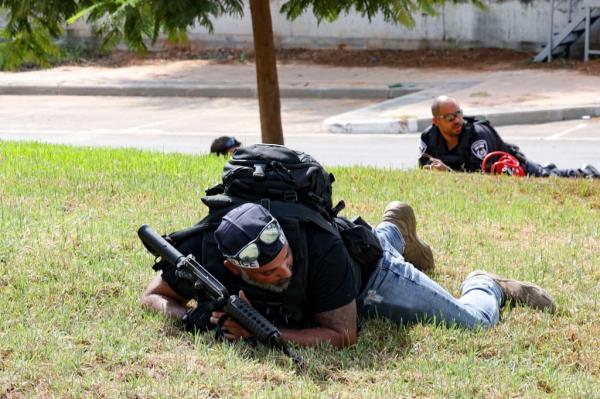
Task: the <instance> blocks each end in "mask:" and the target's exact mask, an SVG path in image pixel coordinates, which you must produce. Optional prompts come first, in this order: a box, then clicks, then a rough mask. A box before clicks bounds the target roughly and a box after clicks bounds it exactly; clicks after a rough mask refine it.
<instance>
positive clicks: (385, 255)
mask: <svg viewBox="0 0 600 399" xmlns="http://www.w3.org/2000/svg"><path fill="white" fill-rule="evenodd" d="M280 219H283V218H280ZM282 225H284V224H283V223H280V222H279V221H278V219H277V218H275V217H273V215H272V214H271V213H270V212H269V211H268V210H267V209H265V208H264V207H263V206H261V205H258V204H255V203H246V204H243V205H241V206H238V207H235V208H233V209H232V210H230V211H229V212H228V213H227V214H226V215H225V216H224V217H222V219H221V221H220V223H219V224H218V227H217V228H216V230H212V231H210V233H207V235H206V236H205V237H204V238H203V239H202V240H201V241H200V242H201V243H202V244H201V245H196V246H195V247H194V248H192V249H191V252H193V253H194V254H195V256H196V258H197V259H202V257H201V252H202V251H210V250H214V255H213V256H212V259H210V261H209V262H207V263H205V264H204V265H203V266H204V267H206V269H207V270H208V271H209V272H210V273H211V274H213V275H214V276H216V277H217V278H218V279H219V280H220V281H221V282H222V283H223V284H224V285H225V286H226V288H227V290H228V291H229V292H232V293H239V295H240V297H242V298H246V299H247V300H248V301H249V302H250V303H251V304H252V305H253V306H254V307H255V308H256V309H257V310H258V311H259V312H260V313H262V314H263V315H264V316H265V317H266V318H267V319H269V320H270V321H271V322H272V323H274V324H275V325H276V326H278V327H279V328H280V331H281V333H282V335H283V338H284V339H286V340H287V341H291V342H294V343H297V344H300V345H309V346H310V345H316V344H320V343H324V342H325V343H327V342H328V343H330V344H331V345H333V346H335V347H344V346H347V345H352V344H354V343H355V342H356V340H357V318H358V317H368V316H371V315H379V316H383V317H387V318H389V319H391V320H393V321H394V322H397V323H412V322H435V323H439V324H445V325H450V324H457V325H459V326H462V327H465V328H475V327H491V326H493V325H495V324H496V323H498V321H499V314H500V308H501V307H502V306H503V305H504V304H505V303H507V302H508V301H512V302H514V303H522V304H525V305H528V306H531V307H533V308H536V309H541V310H546V311H549V312H553V311H555V309H556V305H555V303H554V301H553V300H552V298H551V297H550V296H549V295H548V294H547V293H546V291H545V290H543V289H542V288H540V287H538V286H536V285H533V284H529V283H524V282H520V281H516V280H510V279H505V278H501V277H499V276H496V275H494V274H491V273H486V272H483V271H474V272H472V273H471V274H469V275H468V276H467V278H466V279H465V280H464V282H463V283H462V285H461V289H460V292H461V296H460V298H454V297H453V296H452V295H450V294H449V293H448V291H446V290H445V289H444V288H442V287H441V286H440V285H438V284H437V283H435V282H434V281H433V280H431V279H430V278H429V277H428V276H427V275H426V274H425V272H429V271H431V270H433V267H434V260H433V255H432V252H431V249H430V248H429V246H428V245H427V244H425V243H424V242H423V241H422V240H420V239H419V238H418V237H417V234H416V221H415V215H414V212H413V210H412V208H411V207H410V206H409V205H407V204H404V203H400V202H392V203H390V204H389V205H388V206H387V207H386V209H385V210H384V212H383V220H382V222H381V223H380V224H379V225H378V226H377V227H376V228H375V229H373V232H374V234H375V236H376V238H377V240H378V241H379V244H380V245H381V248H382V250H383V251H382V255H381V256H380V257H379V259H378V260H377V261H376V262H373V264H372V265H371V267H370V268H367V269H364V268H361V267H358V266H357V264H356V263H355V261H354V259H353V258H352V257H351V256H350V255H349V253H348V250H347V248H346V246H345V244H344V242H343V240H342V239H341V238H340V236H339V234H337V235H336V234H333V233H332V232H331V231H330V230H329V229H327V228H322V227H319V226H317V225H308V226H306V227H305V228H304V229H303V230H302V232H303V233H302V235H301V236H294V235H292V234H291V233H290V232H286V231H285V230H284V229H283V228H282V227H281V226H282ZM211 248H212V249H211ZM182 251H183V250H182ZM156 269H158V270H159V271H160V272H159V273H158V274H157V275H156V276H155V277H154V279H153V280H152V281H151V282H150V284H149V286H148V287H147V289H146V291H145V292H144V294H143V296H142V298H141V302H142V304H143V305H144V306H146V307H148V308H150V309H152V310H154V311H157V312H161V313H164V314H165V315H167V316H170V317H173V318H176V319H179V320H181V322H182V324H183V326H184V327H185V328H187V329H190V330H194V329H196V330H206V329H208V328H210V327H211V326H213V325H215V324H216V323H217V321H218V320H219V319H220V317H221V316H222V313H220V312H210V313H209V314H205V313H206V307H204V306H202V303H199V305H198V307H196V308H190V307H189V305H188V303H189V302H190V300H191V299H192V298H193V292H194V289H193V288H194V287H193V284H192V283H190V281H189V280H186V279H183V278H181V277H180V276H179V275H178V274H177V273H176V272H175V267H173V266H170V265H168V264H167V263H165V262H159V263H158V264H157V267H156ZM194 299H196V298H194ZM221 328H222V331H223V333H224V336H225V337H226V338H227V339H229V340H237V339H241V338H247V337H249V335H250V334H249V332H248V331H247V330H245V329H244V328H243V327H241V326H240V325H239V324H237V323H236V322H235V321H233V320H231V319H227V320H226V321H225V322H224V323H223V325H222V326H221Z"/></svg>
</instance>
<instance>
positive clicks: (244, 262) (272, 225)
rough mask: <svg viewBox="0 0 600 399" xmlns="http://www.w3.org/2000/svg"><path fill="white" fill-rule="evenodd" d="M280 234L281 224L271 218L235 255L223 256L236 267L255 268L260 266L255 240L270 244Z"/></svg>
mask: <svg viewBox="0 0 600 399" xmlns="http://www.w3.org/2000/svg"><path fill="white" fill-rule="evenodd" d="M281 234H282V230H281V226H279V223H278V222H277V219H275V218H272V219H271V221H270V222H269V223H267V225H266V226H265V227H264V228H263V229H262V230H261V231H260V233H258V236H257V237H256V238H255V239H253V240H252V241H250V242H249V243H248V244H246V245H245V246H244V247H243V248H242V249H240V250H239V251H238V253H236V254H235V255H226V254H224V255H225V258H226V259H227V260H228V261H230V262H231V263H233V264H234V265H236V266H238V267H243V268H251V269H257V268H259V267H260V265H259V264H258V257H259V256H260V249H259V248H258V245H257V242H259V241H260V242H262V243H264V244H266V245H271V244H273V243H275V241H277V240H278V239H279V238H280V236H281Z"/></svg>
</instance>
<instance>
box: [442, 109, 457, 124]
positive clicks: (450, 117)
mask: <svg viewBox="0 0 600 399" xmlns="http://www.w3.org/2000/svg"><path fill="white" fill-rule="evenodd" d="M462 116H463V112H462V109H459V110H458V111H456V112H451V113H449V114H444V115H439V116H438V118H440V119H443V120H445V121H446V122H452V121H454V120H455V119H456V118H462Z"/></svg>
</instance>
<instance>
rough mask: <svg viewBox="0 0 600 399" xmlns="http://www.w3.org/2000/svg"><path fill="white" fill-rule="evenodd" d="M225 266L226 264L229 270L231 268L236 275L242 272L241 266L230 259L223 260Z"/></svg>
mask: <svg viewBox="0 0 600 399" xmlns="http://www.w3.org/2000/svg"><path fill="white" fill-rule="evenodd" d="M223 266H225V267H226V268H227V270H229V271H230V272H231V273H233V274H235V275H236V276H239V275H240V273H241V271H240V268H239V267H237V266H236V265H234V264H233V263H231V262H230V261H228V260H224V261H223Z"/></svg>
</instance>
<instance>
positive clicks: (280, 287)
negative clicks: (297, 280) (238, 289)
mask: <svg viewBox="0 0 600 399" xmlns="http://www.w3.org/2000/svg"><path fill="white" fill-rule="evenodd" d="M240 271H241V272H242V273H241V274H240V276H241V277H242V280H244V282H246V283H248V284H250V285H253V286H255V287H258V288H262V289H265V290H267V291H273V292H278V293H279V292H283V291H285V290H287V289H288V286H289V285H290V280H287V281H286V282H285V283H283V284H265V283H259V282H258V281H254V280H252V279H251V278H250V277H248V275H247V274H246V273H245V272H244V271H243V270H240Z"/></svg>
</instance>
